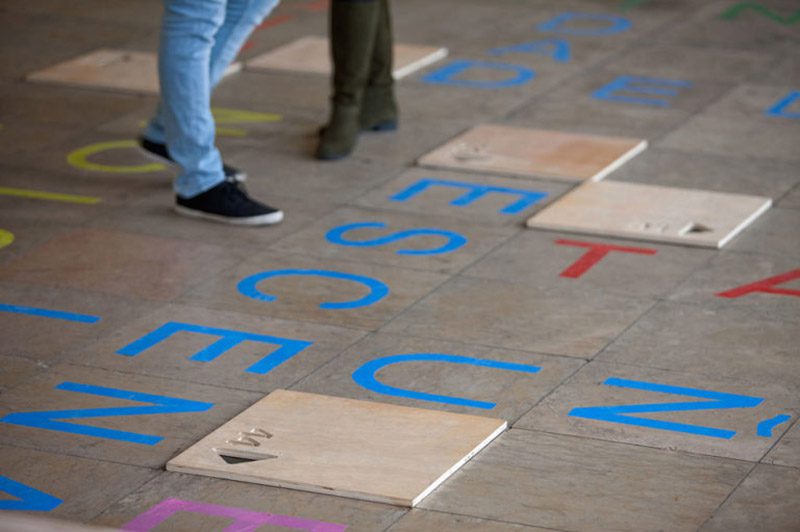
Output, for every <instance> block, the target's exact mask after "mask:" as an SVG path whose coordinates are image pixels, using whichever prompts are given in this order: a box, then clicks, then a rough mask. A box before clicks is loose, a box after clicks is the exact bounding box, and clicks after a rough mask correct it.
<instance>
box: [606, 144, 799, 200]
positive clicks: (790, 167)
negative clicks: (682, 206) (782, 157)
mask: <svg viewBox="0 0 800 532" xmlns="http://www.w3.org/2000/svg"><path fill="white" fill-rule="evenodd" d="M608 179H610V180H614V181H631V182H636V183H647V184H653V185H662V186H670V187H680V188H703V189H704V190H713V191H716V192H729V193H733V194H752V195H756V196H767V197H769V198H772V199H773V200H777V199H778V198H780V197H781V196H783V195H784V194H786V192H787V191H788V190H790V189H791V188H792V187H793V186H795V184H796V183H797V181H798V176H797V167H796V165H795V164H794V163H791V162H786V161H773V160H768V159H739V158H734V157H731V156H730V154H726V155H715V154H709V153H689V152H686V151H679V150H671V149H666V148H658V147H650V148H648V149H647V150H646V151H645V152H644V153H642V154H641V155H639V156H638V157H636V158H635V159H633V160H631V161H630V162H628V163H627V164H625V165H624V166H622V167H621V168H619V169H617V170H615V171H614V172H613V173H612V174H611V175H610V176H609V177H608ZM781 206H782V205H781Z"/></svg>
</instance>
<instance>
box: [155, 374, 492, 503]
mask: <svg viewBox="0 0 800 532" xmlns="http://www.w3.org/2000/svg"><path fill="white" fill-rule="evenodd" d="M506 426H507V424H506V422H505V421H503V420H500V419H493V418H486V417H478V416H470V415H464V414H452V413H448V412H440V411H436V410H426V409H419V408H409V407H404V406H395V405H388V404H383V403H375V402H371V401H357V400H354V399H343V398H339V397H328V396H324V395H317V394H309V393H301V392H291V391H285V390H277V391H274V392H272V393H271V394H270V395H268V396H267V397H265V398H264V399H262V400H261V401H259V402H257V403H256V404H254V405H253V406H251V407H250V408H248V409H247V410H245V411H244V412H242V413H241V414H239V415H238V416H236V417H235V418H233V419H232V420H231V421H229V422H228V423H226V424H225V425H223V426H222V427H220V428H219V429H217V430H216V431H214V432H212V433H211V434H210V435H209V436H207V437H205V438H203V439H202V440H201V441H200V442H198V443H197V444H195V445H193V446H192V447H190V448H189V449H188V450H186V451H185V452H184V453H182V454H180V455H179V456H177V457H176V458H174V459H172V460H171V461H170V462H169V463H167V469H168V470H170V471H177V472H181V473H194V474H198V475H206V476H213V477H219V478H225V479H231V480H240V481H244V482H254V483H258V484H266V485H268V486H277V487H281V488H292V489H300V490H305V491H312V492H316V493H325V494H328V495H339V496H343V497H351V498H356V499H363V500H368V501H375V502H382V503H388V504H395V505H400V506H409V507H410V506H414V505H416V504H417V503H418V502H419V501H420V500H422V499H423V498H424V497H425V496H426V495H427V494H428V493H430V492H431V491H432V490H433V489H434V488H436V486H438V485H439V484H441V483H442V482H444V480H445V479H446V478H447V477H449V476H450V475H452V474H453V473H454V472H455V471H456V470H457V469H458V468H460V467H461V466H462V465H463V464H464V463H465V462H466V461H467V460H469V459H470V458H471V457H472V456H473V455H475V454H476V453H477V452H478V451H480V450H481V449H482V448H483V447H485V446H486V445H488V443H489V442H491V441H492V440H493V439H494V438H496V437H497V436H498V435H499V434H500V433H502V432H503V431H504V430H505V429H506ZM238 460H244V461H242V462H240V463H229V462H236V461H238Z"/></svg>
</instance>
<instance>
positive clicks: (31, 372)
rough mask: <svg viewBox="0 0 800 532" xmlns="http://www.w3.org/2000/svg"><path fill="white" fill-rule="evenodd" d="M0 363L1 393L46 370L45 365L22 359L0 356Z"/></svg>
mask: <svg viewBox="0 0 800 532" xmlns="http://www.w3.org/2000/svg"><path fill="white" fill-rule="evenodd" d="M0 363H2V365H3V373H2V374H0V390H2V391H3V392H5V391H7V390H9V389H10V388H13V387H14V386H18V385H20V384H23V383H25V381H27V380H28V379H30V378H31V377H33V376H35V375H36V374H38V373H41V372H42V371H45V370H46V369H47V365H45V364H43V363H41V362H36V361H35V360H31V359H29V358H23V357H15V356H6V355H0Z"/></svg>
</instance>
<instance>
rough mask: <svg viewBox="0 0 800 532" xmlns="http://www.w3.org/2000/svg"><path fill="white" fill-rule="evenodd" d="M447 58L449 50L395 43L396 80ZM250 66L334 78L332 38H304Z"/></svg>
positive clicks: (253, 61) (258, 59) (262, 57)
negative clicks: (329, 43)
mask: <svg viewBox="0 0 800 532" xmlns="http://www.w3.org/2000/svg"><path fill="white" fill-rule="evenodd" d="M445 57H447V49H446V48H437V47H435V46H419V45H413V44H400V43H395V45H394V78H395V79H400V78H403V77H405V76H408V75H409V74H412V73H414V72H416V71H417V70H421V69H423V68H425V67H426V66H428V65H431V64H433V63H435V62H436V61H439V60H441V59H444V58H445ZM246 66H247V68H250V69H256V70H290V71H293V72H311V73H315V74H325V75H330V73H331V70H332V68H331V59H330V52H329V51H328V39H325V38H323V37H313V36H308V37H301V38H300V39H297V40H296V41H293V42H291V43H289V44H287V45H284V46H281V47H278V48H276V49H274V50H272V51H270V52H267V53H266V54H263V55H260V56H258V57H255V58H253V59H251V60H250V61H247V64H246Z"/></svg>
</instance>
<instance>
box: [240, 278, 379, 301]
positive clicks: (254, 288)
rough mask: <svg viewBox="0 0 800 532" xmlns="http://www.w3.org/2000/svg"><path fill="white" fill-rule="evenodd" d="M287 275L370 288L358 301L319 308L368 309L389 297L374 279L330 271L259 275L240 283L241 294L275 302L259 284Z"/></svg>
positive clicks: (273, 297)
mask: <svg viewBox="0 0 800 532" xmlns="http://www.w3.org/2000/svg"><path fill="white" fill-rule="evenodd" d="M286 275H304V276H312V277H327V278H329V279H344V280H345V281H352V282H354V283H359V284H362V285H364V286H366V287H367V288H369V294H367V295H366V296H364V297H362V298H361V299H357V300H355V301H345V302H343V303H322V304H320V306H319V308H322V309H329V310H339V309H352V308H359V307H368V306H370V305H372V304H373V303H377V302H378V301H380V300H381V299H383V298H384V297H386V296H387V295H389V287H388V286H386V285H385V284H383V283H382V282H380V281H379V280H377V279H373V278H372V277H364V276H363V275H356V274H353V273H343V272H335V271H330V270H271V271H267V272H261V273H257V274H255V275H251V276H250V277H247V278H245V279H242V281H241V282H239V286H238V288H239V292H241V293H242V294H244V295H246V296H247V297H252V298H253V299H258V300H260V301H275V299H276V297H275V296H273V295H270V294H265V293H264V292H262V291H260V290H259V289H258V283H260V282H261V281H264V280H266V279H271V278H273V277H282V276H286Z"/></svg>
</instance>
